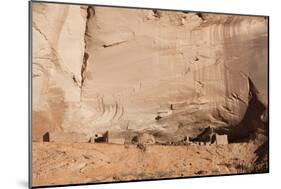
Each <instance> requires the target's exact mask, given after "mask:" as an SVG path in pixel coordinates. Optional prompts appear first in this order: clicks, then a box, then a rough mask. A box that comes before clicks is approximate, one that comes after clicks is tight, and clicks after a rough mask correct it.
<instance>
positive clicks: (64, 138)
mask: <svg viewBox="0 0 281 189" xmlns="http://www.w3.org/2000/svg"><path fill="white" fill-rule="evenodd" d="M43 142H58V143H109V144H136V145H138V144H143V145H146V144H160V145H161V144H162V145H207V144H216V145H221V144H228V136H227V135H219V134H216V133H214V132H213V130H212V129H211V128H207V129H205V130H204V131H203V132H202V133H201V134H200V135H198V136H197V137H195V138H191V137H189V136H182V137H180V138H178V137H176V138H175V137H172V138H171V139H169V140H167V141H165V142H160V141H158V139H157V138H155V137H154V135H153V134H149V133H143V132H141V133H118V132H109V131H106V132H100V133H95V134H94V135H93V136H87V135H85V134H81V133H73V132H61V131H53V132H47V133H45V134H44V135H43Z"/></svg>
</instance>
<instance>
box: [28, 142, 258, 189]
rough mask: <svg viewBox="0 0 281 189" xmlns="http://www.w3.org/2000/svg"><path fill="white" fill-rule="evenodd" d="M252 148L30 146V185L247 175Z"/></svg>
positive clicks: (238, 145)
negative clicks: (31, 161)
mask: <svg viewBox="0 0 281 189" xmlns="http://www.w3.org/2000/svg"><path fill="white" fill-rule="evenodd" d="M257 147H258V146H257V145H256V144H254V143H253V142H251V143H236V144H228V145H207V146H199V145H186V146H184V145H183V146H162V145H147V146H145V149H140V148H138V147H137V146H136V145H114V144H90V143H75V144H66V143H64V144H63V143H42V142H40V143H39V142H38V143H37V142H34V143H33V186H43V185H63V184H74V183H75V184H77V183H98V182H114V181H120V180H122V181H123V180H142V179H157V178H171V177H189V176H202V175H218V174H235V173H247V172H251V171H250V170H251V167H253V166H254V165H253V162H254V161H255V159H256V158H257V156H256V154H255V151H256V149H257Z"/></svg>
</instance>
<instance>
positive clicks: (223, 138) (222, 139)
mask: <svg viewBox="0 0 281 189" xmlns="http://www.w3.org/2000/svg"><path fill="white" fill-rule="evenodd" d="M212 143H214V144H228V138H227V135H218V134H214V135H213V137H212Z"/></svg>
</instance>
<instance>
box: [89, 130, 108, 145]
mask: <svg viewBox="0 0 281 189" xmlns="http://www.w3.org/2000/svg"><path fill="white" fill-rule="evenodd" d="M90 142H91V143H107V142H108V131H106V132H105V133H96V134H95V135H94V136H93V137H91V138H90Z"/></svg>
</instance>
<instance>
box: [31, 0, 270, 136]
mask: <svg viewBox="0 0 281 189" xmlns="http://www.w3.org/2000/svg"><path fill="white" fill-rule="evenodd" d="M32 13H33V20H32V32H33V62H32V73H33V74H32V81H33V140H34V141H38V140H42V136H43V134H44V133H45V132H47V131H54V130H55V131H66V132H77V133H84V134H87V135H92V134H93V133H96V132H102V131H106V130H109V131H112V132H121V131H122V132H124V131H128V132H148V133H151V134H153V135H154V136H155V137H156V138H157V139H158V140H170V138H172V137H182V136H186V135H188V136H190V137H196V136H197V135H198V134H200V133H201V132H202V131H203V130H204V129H205V128H207V127H212V128H214V129H215V130H216V131H217V132H220V133H227V134H229V135H230V140H235V139H239V137H241V138H242V137H246V136H248V135H249V133H250V132H251V131H252V130H253V129H255V128H256V127H264V125H263V124H262V121H261V117H264V115H265V112H266V109H267V103H268V102H267V95H268V94H267V90H268V86H267V64H268V62H267V57H268V54H267V52H268V49H267V48H268V45H267V38H268V31H267V22H268V20H267V18H264V17H248V16H231V15H218V14H201V13H190V12H174V11H153V10H141V9H124V8H105V7H95V6H89V7H87V6H77V5H59V4H44V3H33V5H32ZM253 112H254V113H253ZM265 122H266V120H265Z"/></svg>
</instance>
